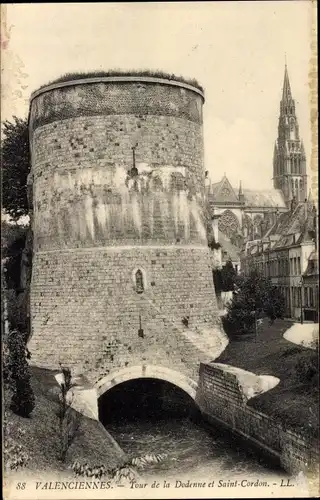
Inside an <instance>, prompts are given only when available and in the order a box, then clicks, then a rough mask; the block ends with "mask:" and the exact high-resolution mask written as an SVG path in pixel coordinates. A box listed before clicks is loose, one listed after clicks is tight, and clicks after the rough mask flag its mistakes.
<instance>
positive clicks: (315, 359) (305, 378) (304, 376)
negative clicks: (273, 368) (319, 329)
mask: <svg viewBox="0 0 320 500" xmlns="http://www.w3.org/2000/svg"><path fill="white" fill-rule="evenodd" d="M294 375H295V378H296V379H297V380H298V381H299V382H300V383H301V384H306V385H308V386H309V387H310V389H311V390H315V391H318V384H319V342H317V345H316V349H315V350H312V351H311V350H310V351H309V350H308V351H307V352H302V353H301V356H299V358H298V361H297V363H296V365H295V367H294Z"/></svg>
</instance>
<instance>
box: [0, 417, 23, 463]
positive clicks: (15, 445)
mask: <svg viewBox="0 0 320 500" xmlns="http://www.w3.org/2000/svg"><path fill="white" fill-rule="evenodd" d="M23 433H24V432H23V431H22V429H21V428H20V427H18V428H17V427H16V426H15V425H14V424H13V423H12V422H10V420H9V416H8V413H7V412H4V417H3V437H4V447H3V460H4V466H5V468H6V469H7V470H17V469H18V468H19V467H25V466H26V465H27V462H28V460H29V455H28V453H27V451H26V450H25V449H24V447H23V446H22V445H21V444H19V441H20V439H21V437H22V434H23Z"/></svg>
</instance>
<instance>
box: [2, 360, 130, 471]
mask: <svg viewBox="0 0 320 500" xmlns="http://www.w3.org/2000/svg"><path fill="white" fill-rule="evenodd" d="M31 373H32V386H33V390H34V394H35V400H36V406H35V408H34V410H33V412H32V414H31V416H30V418H23V417H19V416H18V415H15V414H14V413H12V412H11V411H10V410H8V401H7V402H6V406H7V411H8V414H9V419H10V422H12V424H13V429H15V428H16V429H18V428H20V429H21V430H22V436H21V438H20V439H19V444H21V445H22V446H23V447H24V448H25V449H26V451H27V453H28V455H29V457H30V459H29V461H28V464H27V467H26V472H27V473H28V472H35V473H37V474H50V475H54V476H61V475H65V474H69V475H72V474H73V472H72V470H71V466H72V464H73V463H74V462H75V461H76V460H78V461H80V462H83V463H84V462H87V463H88V464H90V465H92V466H94V465H102V464H104V465H105V466H107V467H108V468H114V467H117V466H118V465H120V464H121V463H122V462H123V461H124V458H125V455H124V454H122V453H121V450H120V449H119V448H118V447H117V446H116V444H115V443H114V441H113V439H112V438H111V436H110V435H109V434H108V433H107V432H106V430H105V429H104V427H103V426H102V424H101V423H100V422H98V421H96V420H92V419H90V418H88V417H84V416H82V417H81V424H80V429H79V434H78V435H77V436H76V437H75V439H74V442H73V443H72V444H71V446H70V448H69V450H68V453H67V457H66V462H65V463H61V462H60V461H59V460H58V458H57V456H58V437H57V423H58V418H57V416H56V413H57V411H58V407H59V406H58V384H57V382H56V381H55V378H54V375H55V373H57V372H53V371H50V370H44V369H40V368H31Z"/></svg>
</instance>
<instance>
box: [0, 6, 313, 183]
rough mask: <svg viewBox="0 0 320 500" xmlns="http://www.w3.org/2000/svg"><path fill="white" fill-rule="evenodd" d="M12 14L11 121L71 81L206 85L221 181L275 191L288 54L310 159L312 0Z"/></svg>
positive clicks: (208, 156) (209, 137)
mask: <svg viewBox="0 0 320 500" xmlns="http://www.w3.org/2000/svg"><path fill="white" fill-rule="evenodd" d="M6 7H7V31H6V32H4V33H3V38H4V42H3V43H4V44H5V51H4V52H5V57H3V65H4V66H5V67H4V70H5V72H4V76H3V93H4V95H5V97H6V99H5V102H3V104H2V117H3V118H9V119H10V118H11V116H12V115H13V114H17V115H18V116H26V115H27V112H28V99H29V96H30V93H31V92H32V91H33V90H35V89H36V88H37V87H38V86H40V85H42V84H44V83H46V82H48V81H50V80H52V79H55V78H57V77H58V76H60V75H61V74H63V73H68V72H74V71H89V70H96V69H101V70H108V69H112V68H120V69H149V68H150V69H159V70H163V71H167V72H170V73H175V74H176V75H183V76H185V77H191V78H196V79H197V80H198V81H199V82H200V83H201V84H202V85H203V86H204V88H205V94H206V102H205V106H204V137H205V161H206V169H207V170H209V171H210V175H211V178H212V180H213V181H217V180H220V178H221V177H222V175H223V173H224V172H226V174H227V176H228V177H229V179H230V181H231V182H232V183H233V185H235V186H238V183H239V180H240V179H242V184H243V186H244V187H247V188H258V189H263V188H268V187H272V180H271V179H272V155H273V147H274V141H275V139H276V136H277V126H278V115H279V102H280V98H281V88H282V83H283V74H284V64H285V54H286V59H287V64H288V71H289V77H290V82H291V89H292V92H293V97H294V99H295V100H296V110H297V115H298V119H299V123H300V134H301V137H302V138H303V140H304V143H305V147H306V153H307V158H308V159H309V158H310V148H311V132H310V120H309V115H310V108H309V83H308V72H309V61H310V43H311V39H310V34H311V2H309V1H308V0H300V1H294V0H292V1H275V2H272V1H268V2H267V1H264V2H257V1H256V2H238V1H237V2H206V3H201V2H195V3H193V2H191V3H188V2H183V3H146V4H139V3H131V4H130V3H121V4H106V3H105V4H102V3H101V4H94V3H90V4H88V3H84V4H38V5H36V4H24V5H21V4H14V5H7V6H6ZM7 40H8V43H7ZM3 46H4V45H3Z"/></svg>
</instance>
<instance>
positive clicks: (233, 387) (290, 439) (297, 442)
mask: <svg viewBox="0 0 320 500" xmlns="http://www.w3.org/2000/svg"><path fill="white" fill-rule="evenodd" d="M197 403H198V404H199V407H200V410H201V412H202V414H203V417H204V418H205V419H206V420H207V421H209V422H210V423H212V424H216V423H219V424H220V425H223V426H224V427H226V428H227V429H228V430H230V431H232V432H233V433H234V434H236V435H238V436H240V437H242V438H245V439H246V440H249V441H250V442H251V443H252V444H253V445H255V446H257V447H258V448H260V449H262V450H263V451H264V452H265V453H267V454H268V455H269V456H272V457H273V458H276V459H277V460H278V461H279V463H280V465H281V466H282V467H283V468H284V469H285V470H286V471H288V472H290V473H293V474H296V473H299V472H300V471H303V472H307V471H310V470H313V469H314V468H317V466H318V462H319V451H318V450H319V447H318V446H319V445H318V443H317V442H315V441H310V440H308V439H307V438H306V437H303V436H301V435H299V434H297V433H294V432H292V431H290V430H288V429H285V428H284V427H283V426H282V425H281V424H280V423H278V422H276V421H275V420H274V419H273V418H271V417H269V416H268V415H266V414H264V413H261V412H259V411H258V410H256V409H254V408H252V407H250V406H248V404H247V399H246V398H245V396H244V394H243V392H242V390H241V387H240V385H239V382H238V379H237V376H236V375H235V374H233V373H228V372H226V371H224V370H222V369H221V368H219V367H217V366H215V365H214V364H209V363H208V364H205V363H201V365H200V377H199V386H198V394H197Z"/></svg>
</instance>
